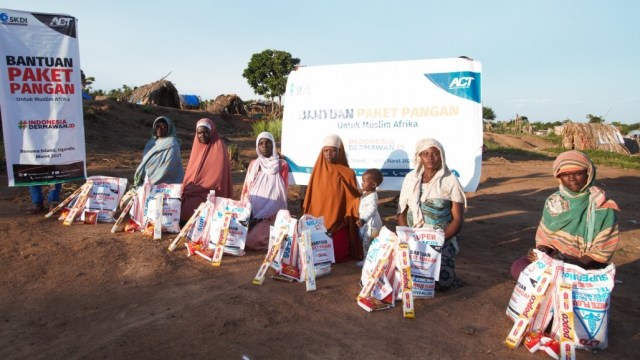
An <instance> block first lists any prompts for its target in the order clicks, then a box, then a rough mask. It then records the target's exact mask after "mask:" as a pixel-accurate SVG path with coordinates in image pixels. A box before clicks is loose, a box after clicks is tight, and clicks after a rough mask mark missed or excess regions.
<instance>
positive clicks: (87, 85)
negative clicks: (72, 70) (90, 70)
mask: <svg viewBox="0 0 640 360" xmlns="http://www.w3.org/2000/svg"><path fill="white" fill-rule="evenodd" d="M94 81H96V78H94V77H93V76H85V75H84V71H82V69H80V82H81V83H82V90H85V91H86V92H90V91H91V84H93V82H94Z"/></svg>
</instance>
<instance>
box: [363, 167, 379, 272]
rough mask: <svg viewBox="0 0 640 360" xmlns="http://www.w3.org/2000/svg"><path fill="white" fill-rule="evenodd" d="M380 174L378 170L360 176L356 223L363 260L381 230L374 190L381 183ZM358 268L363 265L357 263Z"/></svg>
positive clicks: (376, 194)
mask: <svg viewBox="0 0 640 360" xmlns="http://www.w3.org/2000/svg"><path fill="white" fill-rule="evenodd" d="M382 179H383V178H382V172H381V171H380V170H378V169H369V170H367V171H365V172H364V174H362V196H360V207H359V208H358V213H359V215H360V218H359V219H358V220H357V221H356V225H358V227H359V228H360V229H359V232H360V239H361V240H362V248H363V249H364V255H365V258H366V257H367V251H368V250H369V245H370V244H371V240H373V239H375V238H376V236H378V233H379V232H380V229H381V228H382V219H381V218H380V214H379V213H378V193H377V192H376V188H377V187H378V186H379V185H380V184H381V183H382ZM357 264H358V266H362V265H363V264H364V260H363V261H359V262H358V263H357Z"/></svg>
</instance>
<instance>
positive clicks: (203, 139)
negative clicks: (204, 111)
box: [196, 126, 211, 144]
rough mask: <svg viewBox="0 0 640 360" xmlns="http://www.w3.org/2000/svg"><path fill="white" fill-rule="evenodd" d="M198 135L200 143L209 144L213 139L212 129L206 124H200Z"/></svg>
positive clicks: (197, 130)
mask: <svg viewBox="0 0 640 360" xmlns="http://www.w3.org/2000/svg"><path fill="white" fill-rule="evenodd" d="M196 136H197V137H198V141H199V142H200V144H208V143H209V141H211V130H209V128H208V127H206V126H198V128H197V129H196Z"/></svg>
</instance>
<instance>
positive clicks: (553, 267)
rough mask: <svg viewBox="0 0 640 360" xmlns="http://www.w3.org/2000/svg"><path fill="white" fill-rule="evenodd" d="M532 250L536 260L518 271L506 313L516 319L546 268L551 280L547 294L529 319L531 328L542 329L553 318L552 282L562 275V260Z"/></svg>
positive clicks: (553, 297)
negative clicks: (518, 274)
mask: <svg viewBox="0 0 640 360" xmlns="http://www.w3.org/2000/svg"><path fill="white" fill-rule="evenodd" d="M534 252H535V253H536V255H537V259H538V260H536V261H534V262H532V263H531V264H529V265H528V266H527V267H526V268H524V270H522V272H521V273H520V276H519V277H518V282H517V283H516V286H515V287H514V289H513V293H512V294H511V298H510V299H509V304H508V306H507V311H506V313H507V316H509V317H510V318H511V320H513V321H516V320H517V319H518V317H519V316H520V314H522V313H523V312H524V311H525V310H526V309H527V307H528V305H529V302H530V299H532V295H533V293H534V289H535V288H536V286H537V285H538V282H539V281H540V279H541V278H542V276H543V274H544V273H545V271H547V270H548V271H549V272H550V273H551V282H550V283H549V287H548V289H547V294H546V296H545V297H544V298H543V299H542V301H541V302H540V305H539V308H538V312H537V314H535V315H534V317H533V318H532V319H531V329H532V330H542V331H544V330H545V329H546V327H547V325H548V324H549V322H550V321H551V320H552V319H553V313H554V312H553V307H554V304H555V294H556V286H555V285H554V284H555V282H556V281H557V279H558V278H559V277H560V276H561V275H562V266H563V262H562V261H559V260H555V259H552V258H551V257H549V256H548V255H547V254H545V253H544V252H542V251H538V250H536V249H534Z"/></svg>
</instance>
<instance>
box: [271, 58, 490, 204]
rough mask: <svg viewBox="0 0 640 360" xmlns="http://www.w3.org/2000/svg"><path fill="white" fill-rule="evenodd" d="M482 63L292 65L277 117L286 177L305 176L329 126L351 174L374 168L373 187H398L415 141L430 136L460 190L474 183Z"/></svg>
mask: <svg viewBox="0 0 640 360" xmlns="http://www.w3.org/2000/svg"><path fill="white" fill-rule="evenodd" d="M481 71H482V66H481V64H480V63H479V62H477V61H472V60H468V59H463V58H453V59H435V60H416V61H397V62H382V63H364V64H351V65H330V66H312V67H300V68H299V69H298V70H295V71H292V72H291V74H289V79H288V82H287V91H286V94H285V108H284V115H283V124H282V153H283V154H284V155H285V157H286V160H287V161H288V163H289V167H290V168H291V172H290V173H291V175H292V177H291V179H290V181H292V183H294V184H300V185H306V184H307V183H308V180H309V177H310V174H311V170H312V168H313V165H314V163H315V161H316V158H317V156H318V154H319V153H320V150H321V148H322V140H323V139H324V137H325V136H326V135H328V134H331V133H335V134H338V135H340V137H341V138H342V141H343V143H344V147H345V150H346V152H347V157H348V159H349V165H350V166H351V168H352V169H353V170H355V171H356V174H357V175H361V174H362V173H363V172H364V171H365V170H366V169H369V168H377V169H381V170H382V172H383V174H384V181H383V183H382V186H381V187H380V188H381V189H385V190H400V187H401V185H402V180H403V178H404V176H405V175H406V174H407V173H408V172H409V171H410V170H411V169H413V168H414V164H412V161H413V156H414V151H415V144H416V142H417V141H418V140H420V139H423V138H434V139H436V140H438V141H439V142H441V143H442V145H443V146H444V150H445V153H446V160H447V165H448V166H449V168H450V169H451V170H452V171H453V172H454V173H455V174H456V175H457V176H458V177H459V180H460V183H461V184H462V186H463V187H464V190H465V191H475V189H476V188H477V186H478V183H479V181H480V167H481V164H482V103H481ZM358 181H361V179H360V176H358Z"/></svg>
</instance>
